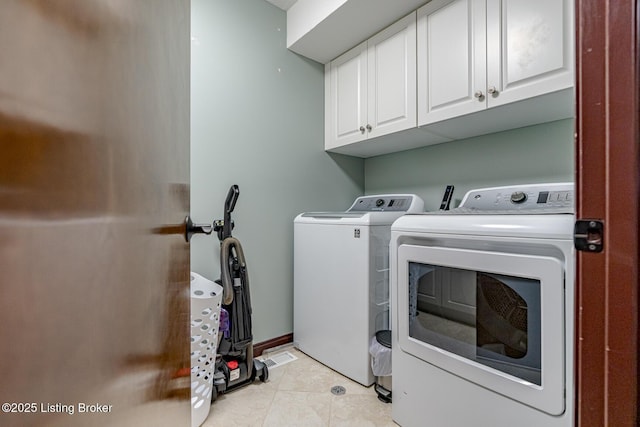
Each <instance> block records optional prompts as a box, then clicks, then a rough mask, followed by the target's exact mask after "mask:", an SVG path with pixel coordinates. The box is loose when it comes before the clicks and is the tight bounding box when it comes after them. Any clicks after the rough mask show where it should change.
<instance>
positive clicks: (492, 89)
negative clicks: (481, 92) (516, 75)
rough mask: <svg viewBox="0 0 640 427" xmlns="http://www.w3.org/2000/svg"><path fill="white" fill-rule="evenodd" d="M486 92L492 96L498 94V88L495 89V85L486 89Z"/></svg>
mask: <svg viewBox="0 0 640 427" xmlns="http://www.w3.org/2000/svg"><path fill="white" fill-rule="evenodd" d="M487 92H489V94H491V95H493V96H498V89H496V87H495V86H491V87H489V89H487Z"/></svg>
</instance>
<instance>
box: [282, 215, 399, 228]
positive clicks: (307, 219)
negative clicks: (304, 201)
mask: <svg viewBox="0 0 640 427" xmlns="http://www.w3.org/2000/svg"><path fill="white" fill-rule="evenodd" d="M404 214H405V212H306V213H302V214H300V215H298V216H297V217H296V219H295V220H294V223H296V224H329V225H359V226H366V225H386V226H390V225H391V224H393V221H395V220H396V219H398V218H399V217H401V216H402V215H404Z"/></svg>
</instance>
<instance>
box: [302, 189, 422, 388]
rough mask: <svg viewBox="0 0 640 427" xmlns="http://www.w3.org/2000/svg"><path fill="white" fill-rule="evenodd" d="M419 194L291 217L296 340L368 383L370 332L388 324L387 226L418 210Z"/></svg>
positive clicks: (370, 379)
mask: <svg viewBox="0 0 640 427" xmlns="http://www.w3.org/2000/svg"><path fill="white" fill-rule="evenodd" d="M423 210H424V203H423V201H422V199H420V198H419V197H418V196H416V195H412V194H389V195H374V196H363V197H359V198H357V199H356V200H355V202H354V203H353V205H352V206H351V207H350V208H349V209H348V210H347V211H346V212H316V213H303V214H300V215H298V216H297V217H296V219H295V220H294V269H293V270H294V271H293V287H294V292H293V340H294V345H295V346H296V347H297V348H298V349H300V350H301V351H303V352H304V353H306V354H307V355H309V356H311V357H313V358H314V359H316V360H318V361H319V362H321V363H323V364H325V365H327V366H329V367H330V368H332V369H334V370H336V371H338V372H340V373H341V374H343V375H345V376H347V377H349V378H351V379H352V380H354V381H357V382H359V383H360V384H363V385H365V386H369V385H371V384H373V382H374V376H373V374H372V372H371V363H370V356H369V344H370V340H371V337H373V336H374V334H375V333H376V332H377V331H378V330H381V329H388V327H389V314H388V313H389V239H390V234H391V224H392V223H393V221H395V220H396V219H398V218H399V217H400V216H402V215H404V214H405V213H407V212H422V211H423Z"/></svg>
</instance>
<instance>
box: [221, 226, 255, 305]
mask: <svg viewBox="0 0 640 427" xmlns="http://www.w3.org/2000/svg"><path fill="white" fill-rule="evenodd" d="M233 249H235V251H236V257H237V259H238V263H239V264H240V267H241V268H246V262H245V259H244V252H243V251H242V245H241V244H240V241H239V240H238V239H236V238H235V237H227V238H226V239H224V240H223V241H222V244H221V245H220V281H221V282H222V303H223V304H224V305H229V304H231V303H232V302H233V278H232V277H231V271H229V270H230V266H229V259H230V257H231V256H232V253H231V251H232V250H233ZM246 280H247V281H248V280H249V278H248V277H247V278H246Z"/></svg>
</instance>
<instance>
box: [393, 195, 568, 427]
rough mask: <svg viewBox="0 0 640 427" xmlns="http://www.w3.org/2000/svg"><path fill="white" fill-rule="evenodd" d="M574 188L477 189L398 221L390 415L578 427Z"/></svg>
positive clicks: (412, 421) (454, 422)
mask: <svg viewBox="0 0 640 427" xmlns="http://www.w3.org/2000/svg"><path fill="white" fill-rule="evenodd" d="M573 194H574V192H573V184H572V183H557V184H538V185H536V184H534V185H519V186H512V187H495V188H487V189H480V190H474V191H470V192H469V193H467V195H466V196H465V198H464V199H463V201H462V205H461V207H460V208H457V209H454V210H452V211H449V212H448V213H443V212H440V213H437V214H433V215H429V214H422V215H406V216H404V217H402V218H400V219H398V220H397V221H396V222H395V223H394V224H393V226H392V231H391V251H392V252H391V301H392V303H391V316H392V317H391V319H392V328H391V329H392V347H393V350H392V355H393V358H392V365H393V409H392V413H393V419H394V421H396V422H397V423H398V424H400V425H401V426H403V427H411V426H416V427H417V426H425V425H433V426H439V427H449V426H451V427H454V426H466V425H477V426H487V427H488V426H491V427H511V426H521V427H540V426H545V427H552V426H553V427H570V426H573V424H574V408H575V406H574V391H573V390H574V372H573V343H574V337H575V333H574V321H573V319H574V316H575V303H574V249H573V224H574V215H573V211H574V209H573V207H574V200H573Z"/></svg>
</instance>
